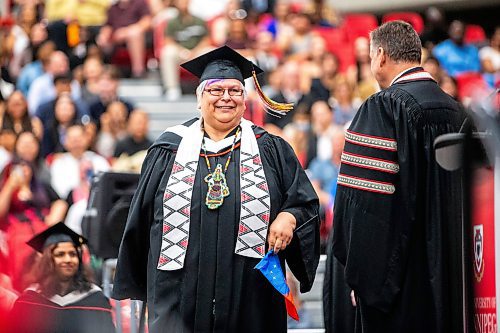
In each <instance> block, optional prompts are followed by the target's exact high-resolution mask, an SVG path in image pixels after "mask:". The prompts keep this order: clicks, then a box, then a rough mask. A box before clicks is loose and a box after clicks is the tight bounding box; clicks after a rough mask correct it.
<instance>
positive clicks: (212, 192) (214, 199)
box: [201, 126, 241, 209]
mask: <svg viewBox="0 0 500 333" xmlns="http://www.w3.org/2000/svg"><path fill="white" fill-rule="evenodd" d="M240 130H241V127H240V126H238V129H237V130H236V134H235V135H234V140H233V145H232V146H231V150H230V151H229V156H228V158H227V161H226V164H225V165H224V170H222V164H220V163H217V165H216V167H215V170H214V171H213V172H212V167H211V166H210V160H209V159H208V154H207V149H206V147H205V136H203V140H202V142H201V147H202V148H203V152H204V153H205V162H206V163H207V168H208V175H206V177H205V178H204V180H205V182H206V183H207V184H208V191H207V198H206V200H205V204H206V205H207V207H208V209H217V208H219V207H220V206H222V204H223V203H224V198H225V197H227V196H229V187H228V186H227V182H226V175H225V173H226V171H227V168H228V167H229V162H231V157H232V156H233V151H234V146H235V144H236V139H237V138H238V135H239V134H240Z"/></svg>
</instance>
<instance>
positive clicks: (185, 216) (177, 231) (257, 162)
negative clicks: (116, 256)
mask: <svg viewBox="0 0 500 333" xmlns="http://www.w3.org/2000/svg"><path fill="white" fill-rule="evenodd" d="M240 125H241V147H240V187H241V189H240V191H241V192H240V194H241V214H240V222H239V228H238V237H237V241H236V248H235V253H236V254H239V255H242V256H245V257H253V258H262V257H264V247H265V242H266V237H267V227H268V225H269V214H270V208H271V205H270V196H269V189H268V186H267V181H266V177H265V174H264V169H263V167H262V160H261V157H260V152H259V147H258V145H257V139H256V138H255V134H254V132H253V130H252V125H253V124H252V122H250V121H248V120H245V119H242V120H241V124H240ZM167 131H168V132H174V133H176V134H178V135H180V136H181V137H182V140H181V142H180V144H179V149H178V150H177V154H176V156H175V160H174V164H173V167H172V172H171V174H170V177H169V179H168V182H167V186H166V188H165V192H164V197H163V232H162V242H161V250H160V256H159V260H158V265H157V268H158V269H160V270H167V271H171V270H177V269H181V268H183V267H184V259H185V257H186V250H187V246H188V242H189V224H190V222H191V198H192V194H193V185H194V179H195V176H196V170H197V169H198V160H199V156H200V150H201V143H202V140H203V130H202V129H201V120H197V121H196V122H194V123H193V124H192V125H191V126H189V127H186V126H183V125H179V126H174V127H172V128H169V129H167ZM231 143H232V142H231ZM232 193H235V195H236V193H237V192H236V191H233V192H232Z"/></svg>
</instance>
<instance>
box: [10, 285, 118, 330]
mask: <svg viewBox="0 0 500 333" xmlns="http://www.w3.org/2000/svg"><path fill="white" fill-rule="evenodd" d="M67 297H69V296H68V295H66V296H65V298H67ZM76 298H77V299H76V300H75V301H73V302H70V303H69V304H65V305H64V306H62V305H60V304H58V303H57V302H56V301H53V300H50V299H48V298H46V297H45V296H43V295H42V294H40V293H38V292H36V291H34V290H27V291H25V292H24V293H23V294H22V295H21V296H19V298H18V299H17V301H16V302H15V303H14V307H13V308H12V310H11V313H10V315H9V319H8V320H9V324H8V328H7V330H6V331H2V332H9V333H10V332H12V333H14V332H15V333H114V332H115V326H114V324H113V319H112V316H111V306H110V304H109V300H108V299H107V298H106V297H105V296H104V295H103V293H102V292H101V291H100V290H99V291H95V290H91V291H89V292H85V293H82V294H81V295H79V296H78V297H76Z"/></svg>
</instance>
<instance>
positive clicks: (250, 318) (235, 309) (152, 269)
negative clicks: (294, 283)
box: [113, 120, 319, 333]
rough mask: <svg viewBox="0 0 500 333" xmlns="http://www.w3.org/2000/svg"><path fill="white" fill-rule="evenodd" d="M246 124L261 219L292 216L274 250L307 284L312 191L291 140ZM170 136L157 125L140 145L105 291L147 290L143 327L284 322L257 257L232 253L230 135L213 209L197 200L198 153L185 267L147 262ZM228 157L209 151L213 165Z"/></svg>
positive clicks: (313, 248) (158, 230) (191, 328)
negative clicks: (221, 191)
mask: <svg viewBox="0 0 500 333" xmlns="http://www.w3.org/2000/svg"><path fill="white" fill-rule="evenodd" d="M193 121H194V120H191V121H189V122H187V123H186V125H187V126H189V125H190V124H192V122H193ZM254 131H255V133H256V134H257V135H258V139H257V144H258V145H259V150H260V154H261V158H262V161H263V165H264V171H265V175H266V178H267V182H268V187H269V189H270V197H271V218H270V221H273V220H274V219H275V217H276V216H277V214H278V213H279V212H282V211H287V212H290V213H292V214H293V215H294V216H295V217H296V219H297V227H296V229H295V232H294V235H293V240H292V243H291V244H290V245H289V246H288V247H287V249H286V250H285V251H282V252H280V253H279V256H280V260H281V263H282V265H283V269H284V263H285V260H286V261H287V263H288V265H289V267H290V268H291V270H292V272H293V273H294V275H295V276H296V277H297V278H298V280H299V281H300V288H301V291H302V292H306V291H309V290H310V288H311V286H312V283H313V280H314V276H315V272H316V267H317V265H318V261H319V220H318V198H317V196H316V194H315V192H314V190H313V188H312V186H311V184H310V182H309V180H308V178H307V176H306V174H305V173H304V171H303V170H302V168H301V167H300V164H299V162H298V161H297V158H296V157H295V155H294V153H293V151H292V149H291V148H290V146H289V145H288V144H287V143H286V142H285V141H284V140H282V139H281V138H278V137H276V136H272V135H270V134H268V133H267V132H265V131H264V130H262V129H261V128H257V127H254ZM233 135H234V133H233ZM179 142H180V137H179V136H177V135H176V134H172V133H168V132H165V133H164V134H162V136H160V138H159V139H158V140H157V141H156V143H155V144H153V146H152V147H151V148H150V150H149V152H148V155H147V157H146V160H145V162H144V165H143V168H142V173H141V179H140V182H139V186H138V188H137V191H136V193H135V196H134V198H133V200H132V203H131V208H130V212H129V217H128V221H127V225H126V228H125V232H124V236H123V240H122V244H121V247H120V253H119V257H118V265H117V270H116V275H115V280H114V289H113V296H114V297H115V298H118V299H123V298H127V297H131V298H134V299H142V300H147V302H148V315H149V331H150V332H179V333H180V332H252V333H257V332H286V310H285V303H284V299H283V296H281V294H279V293H278V292H277V291H276V290H275V289H273V287H272V286H271V284H270V283H269V282H268V281H267V280H266V279H265V278H264V277H263V275H262V274H261V273H260V272H259V271H258V270H255V269H254V267H255V265H256V264H257V263H258V262H259V259H256V258H249V257H243V256H240V255H236V254H235V253H234V251H235V245H236V238H237V233H238V225H239V217H240V195H239V163H240V158H239V156H240V154H239V146H238V145H237V147H236V148H235V150H234V153H233V158H232V160H231V163H230V164H229V167H228V170H227V172H226V180H227V184H228V186H229V189H230V195H229V196H228V197H226V198H224V203H223V205H222V206H221V207H220V208H219V209H217V210H209V209H208V208H207V206H206V205H205V196H206V193H207V184H206V183H205V181H204V180H203V178H204V177H205V176H206V175H207V174H208V168H207V165H206V162H205V160H204V158H203V157H200V160H199V163H198V170H197V173H196V178H195V182H194V187H195V188H194V190H193V194H192V206H191V224H190V232H189V243H188V244H189V245H188V248H187V252H186V258H185V262H184V267H183V268H182V269H180V270H175V271H163V270H158V269H157V268H156V267H157V263H158V257H159V253H160V246H161V236H162V224H163V206H162V203H163V195H164V191H165V187H166V184H167V181H168V178H169V175H170V172H171V169H172V164H173V162H174V158H175V154H176V150H177V147H178V144H179ZM228 150H229V149H228ZM227 157H228V154H227V153H226V154H222V155H221V156H219V157H210V163H211V165H212V168H213V166H214V165H216V164H217V163H221V164H222V165H224V163H225V161H226V160H227ZM266 245H267V244H266Z"/></svg>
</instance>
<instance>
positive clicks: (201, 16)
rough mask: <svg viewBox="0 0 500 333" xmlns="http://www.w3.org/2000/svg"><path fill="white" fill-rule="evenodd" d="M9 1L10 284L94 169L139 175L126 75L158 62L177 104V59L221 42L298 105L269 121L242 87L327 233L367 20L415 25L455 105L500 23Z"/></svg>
mask: <svg viewBox="0 0 500 333" xmlns="http://www.w3.org/2000/svg"><path fill="white" fill-rule="evenodd" d="M9 6H10V8H9V11H8V13H3V16H2V19H1V26H0V41H1V42H0V45H1V46H0V70H1V78H0V172H1V176H0V283H1V285H0V287H1V288H2V289H3V288H7V289H9V290H11V291H12V292H14V293H17V292H20V291H22V290H23V288H25V287H26V286H27V285H29V283H30V277H29V276H26V274H24V273H25V271H24V269H23V268H24V267H26V264H27V263H29V261H30V260H33V251H32V250H31V249H30V248H29V247H27V245H26V244H25V242H26V241H27V240H28V239H30V238H31V237H32V236H33V235H34V234H35V233H37V232H39V231H41V230H43V229H44V228H46V227H47V226H50V225H53V224H55V223H57V222H59V221H64V220H65V221H66V224H67V225H68V226H70V227H71V228H72V229H74V230H75V231H76V232H78V233H81V219H82V216H83V214H84V211H85V207H86V204H87V200H88V196H89V188H90V181H91V179H92V176H93V175H95V174H96V173H97V172H100V171H107V170H119V171H124V172H138V171H139V170H140V165H141V163H142V160H143V158H144V156H145V150H147V148H148V147H149V145H150V144H151V141H150V139H149V138H148V136H147V135H148V113H147V111H148V110H140V109H138V108H137V107H136V106H135V104H134V101H133V100H128V99H125V98H123V97H121V96H119V94H118V86H119V83H120V80H121V78H122V77H123V74H124V75H125V76H130V77H133V78H139V79H140V78H145V77H147V75H148V71H152V70H155V69H158V70H159V72H160V74H161V75H160V77H161V82H162V85H163V88H164V92H165V98H166V100H168V101H174V100H177V99H179V98H180V97H181V96H182V94H183V93H185V94H187V93H190V92H188V91H187V90H186V88H185V87H186V86H189V83H191V84H192V82H193V78H192V77H190V76H189V75H188V74H187V73H185V72H184V71H182V70H180V69H179V64H180V63H182V62H184V61H186V60H189V59H191V58H193V57H196V56H198V55H200V54H201V53H204V52H206V51H208V50H210V49H213V48H215V47H218V46H221V45H223V44H227V45H228V46H230V47H232V48H234V49H236V50H238V51H239V52H241V54H243V55H244V56H246V57H247V58H248V59H250V60H252V61H254V62H255V63H256V64H257V65H258V66H259V67H261V68H262V69H264V71H265V76H264V77H262V78H261V79H260V81H261V83H263V90H264V91H265V93H266V94H267V95H268V96H270V97H271V98H272V99H274V100H276V101H278V102H293V103H295V106H296V107H295V109H294V110H293V111H292V112H290V113H288V114H287V115H286V116H285V117H282V118H276V117H274V116H271V115H269V114H267V113H266V112H265V110H263V109H262V106H261V104H260V103H259V102H258V98H257V97H256V95H255V94H256V93H255V92H254V91H252V90H251V88H249V90H250V91H249V98H248V100H247V110H246V113H247V114H246V118H248V119H251V120H252V121H254V123H256V124H257V125H260V126H263V127H265V128H266V129H267V130H268V131H269V132H271V133H273V134H276V135H280V136H283V137H284V138H285V139H286V140H287V141H288V142H289V143H290V145H291V146H292V147H293V149H294V150H295V152H296V154H297V157H298V159H299V161H300V163H301V164H302V165H303V167H304V168H306V169H307V172H308V174H309V176H310V178H311V180H312V182H313V184H314V186H315V188H316V190H317V193H318V195H319V197H320V201H321V206H322V214H323V217H322V220H323V224H322V237H323V240H324V241H326V238H327V235H328V232H329V230H330V228H331V226H332V218H333V217H332V213H331V212H332V205H333V202H334V197H335V190H336V179H337V174H338V170H339V165H340V160H341V154H342V149H343V143H344V131H345V129H346V128H347V127H348V126H349V123H350V121H351V120H352V119H353V117H354V116H355V113H356V111H357V109H358V107H359V106H360V105H361V103H363V101H364V100H365V99H366V98H367V97H368V96H370V95H371V94H373V93H375V92H377V91H378V90H379V87H378V85H377V82H376V80H375V79H374V78H373V76H372V74H371V70H370V45H369V39H368V34H369V32H370V31H371V30H372V29H374V28H375V27H377V26H378V25H379V24H381V23H383V22H385V21H387V20H392V19H403V20H406V21H408V22H409V23H411V24H412V25H413V26H414V28H415V30H416V31H417V32H418V33H419V34H420V36H421V39H422V45H423V47H424V59H423V61H422V66H423V67H424V69H425V70H427V71H428V72H429V73H431V75H432V76H433V77H434V78H435V79H436V81H437V82H438V84H439V85H440V86H441V87H442V89H443V90H444V91H445V92H447V93H448V94H450V95H451V96H452V97H453V98H455V99H457V100H459V101H461V102H462V103H464V105H467V104H468V103H470V101H471V99H473V98H474V97H477V95H480V96H484V95H485V94H488V93H490V92H491V91H493V89H495V88H498V87H499V86H500V27H496V29H494V30H493V31H486V32H485V31H484V29H483V28H482V27H481V26H478V25H474V24H467V23H465V22H461V21H452V22H448V21H447V20H446V18H445V16H444V15H443V12H442V11H441V10H439V9H438V8H434V7H431V8H429V9H428V10H427V11H426V12H425V13H424V14H423V15H421V14H419V13H416V12H406V13H399V14H400V15H399V16H398V15H390V14H391V13H388V14H387V15H384V16H383V17H382V18H378V17H376V16H374V15H372V14H369V13H367V14H340V13H338V12H337V11H336V10H335V9H334V8H331V7H329V6H328V5H327V4H326V2H325V1H321V0H314V1H313V0H309V1H305V0H304V1H292V0H274V1H272V0H258V1H256V0H217V1H215V0H211V1H205V0H190V1H189V0H172V1H169V0H45V1H43V0H13V1H11V2H10V5H9ZM393 14H396V13H393ZM186 83H187V85H186ZM249 87H251V85H249ZM168 107H169V105H168V103H166V104H165V108H168Z"/></svg>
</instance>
